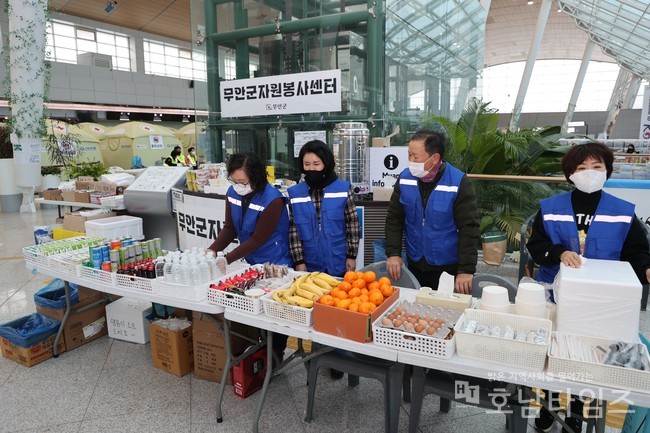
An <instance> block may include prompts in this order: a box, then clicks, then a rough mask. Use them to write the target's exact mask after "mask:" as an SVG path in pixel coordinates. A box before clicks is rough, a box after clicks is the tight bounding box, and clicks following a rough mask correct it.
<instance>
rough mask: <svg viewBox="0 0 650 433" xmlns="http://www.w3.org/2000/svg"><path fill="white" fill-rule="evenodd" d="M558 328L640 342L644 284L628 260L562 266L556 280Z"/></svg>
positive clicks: (587, 262)
mask: <svg viewBox="0 0 650 433" xmlns="http://www.w3.org/2000/svg"><path fill="white" fill-rule="evenodd" d="M555 283H556V285H557V288H556V292H557V294H556V302H557V313H556V324H557V331H559V332H566V333H569V334H578V335H587V336H593V337H598V338H604V339H610V340H623V341H637V339H638V334H639V311H640V308H641V283H640V282H639V279H638V278H637V276H636V274H635V273H634V270H633V269H632V266H630V264H629V263H628V262H619V261H613V260H597V259H587V261H586V263H583V265H582V266H580V268H579V269H575V268H570V267H567V266H564V265H560V271H559V273H558V275H557V277H556V281H555Z"/></svg>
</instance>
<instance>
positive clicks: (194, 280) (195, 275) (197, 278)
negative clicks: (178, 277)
mask: <svg viewBox="0 0 650 433" xmlns="http://www.w3.org/2000/svg"><path fill="white" fill-rule="evenodd" d="M188 269H189V273H190V278H189V284H188V285H189V286H198V285H199V284H200V283H201V275H200V271H199V265H197V264H196V262H193V263H190V265H188Z"/></svg>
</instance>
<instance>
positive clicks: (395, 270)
mask: <svg viewBox="0 0 650 433" xmlns="http://www.w3.org/2000/svg"><path fill="white" fill-rule="evenodd" d="M402 265H404V261H403V260H402V258H401V257H400V256H392V257H388V258H387V259H386V270H387V271H388V275H390V277H391V278H392V279H393V281H397V280H399V279H400V277H401V276H402Z"/></svg>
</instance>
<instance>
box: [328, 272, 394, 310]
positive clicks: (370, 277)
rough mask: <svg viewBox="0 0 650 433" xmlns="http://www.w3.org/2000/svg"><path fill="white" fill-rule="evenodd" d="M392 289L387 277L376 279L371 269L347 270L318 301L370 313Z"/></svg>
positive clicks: (387, 296) (386, 297)
mask: <svg viewBox="0 0 650 433" xmlns="http://www.w3.org/2000/svg"><path fill="white" fill-rule="evenodd" d="M394 291H395V289H394V288H393V286H392V285H391V283H390V280H389V279H388V277H381V278H380V279H379V280H377V275H376V274H375V273H374V272H372V271H367V272H353V271H348V272H346V273H345V275H344V277H343V281H341V282H340V283H339V284H338V285H337V286H336V287H334V288H333V289H332V291H331V292H330V293H329V294H327V295H324V296H322V297H321V298H320V299H319V300H318V302H320V303H321V304H324V305H331V306H334V307H337V308H341V309H343V310H350V311H358V312H359V313H364V314H370V313H372V312H373V311H374V310H375V309H376V308H377V307H378V306H380V305H381V304H382V303H383V302H384V300H386V299H388V298H389V297H390V296H391V295H392V294H393V292H394Z"/></svg>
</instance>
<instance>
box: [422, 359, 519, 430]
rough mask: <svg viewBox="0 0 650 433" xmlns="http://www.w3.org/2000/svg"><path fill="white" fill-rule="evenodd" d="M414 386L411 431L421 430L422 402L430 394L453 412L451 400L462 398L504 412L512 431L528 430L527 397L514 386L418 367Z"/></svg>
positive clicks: (465, 402)
mask: <svg viewBox="0 0 650 433" xmlns="http://www.w3.org/2000/svg"><path fill="white" fill-rule="evenodd" d="M412 388H413V390H412V396H411V397H412V401H411V411H410V415H409V433H416V432H417V431H418V426H419V423H420V414H421V412H422V401H423V400H424V397H425V396H426V395H429V394H435V395H438V396H440V411H441V412H444V413H447V412H449V410H450V409H451V401H459V402H462V403H464V404H471V405H473V406H479V407H482V408H485V409H491V410H495V411H500V412H503V413H504V414H505V415H506V427H508V428H509V430H510V433H526V430H527V429H528V418H527V416H526V415H527V412H528V409H527V408H526V406H527V404H528V403H527V398H523V396H520V395H519V394H520V392H519V390H518V388H517V387H516V386H514V385H510V384H503V383H498V382H490V381H488V380H484V379H477V378H475V377H471V376H463V375H459V374H451V373H448V372H443V371H437V370H428V371H425V369H424V368H423V367H414V368H413V383H412Z"/></svg>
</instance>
